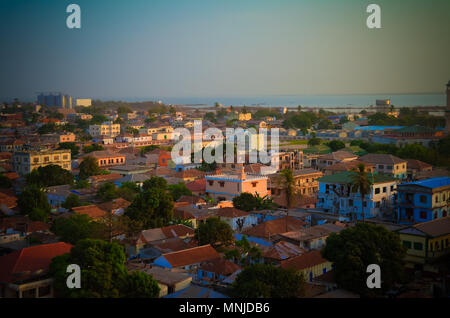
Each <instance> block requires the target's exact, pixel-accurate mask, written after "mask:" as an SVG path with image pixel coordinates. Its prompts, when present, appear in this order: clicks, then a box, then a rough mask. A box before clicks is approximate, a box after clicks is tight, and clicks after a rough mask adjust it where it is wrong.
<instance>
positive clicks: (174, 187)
mask: <svg viewBox="0 0 450 318" xmlns="http://www.w3.org/2000/svg"><path fill="white" fill-rule="evenodd" d="M167 188H168V189H169V192H170V194H171V195H172V198H173V200H174V201H177V200H178V199H179V198H181V197H182V196H183V195H192V191H191V190H189V189H188V188H187V187H186V184H184V183H183V182H178V183H177V184H171V185H169V186H167Z"/></svg>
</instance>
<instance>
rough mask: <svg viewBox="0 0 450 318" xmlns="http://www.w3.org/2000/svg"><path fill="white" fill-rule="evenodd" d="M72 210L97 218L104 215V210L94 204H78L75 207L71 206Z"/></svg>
mask: <svg viewBox="0 0 450 318" xmlns="http://www.w3.org/2000/svg"><path fill="white" fill-rule="evenodd" d="M72 210H73V211H74V212H75V213H77V214H86V215H89V216H90V217H91V218H93V219H98V218H101V217H103V216H105V215H106V213H107V212H106V211H105V210H102V209H100V208H99V207H98V206H96V205H94V204H93V205H85V206H78V207H75V208H72Z"/></svg>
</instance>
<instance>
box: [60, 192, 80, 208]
mask: <svg viewBox="0 0 450 318" xmlns="http://www.w3.org/2000/svg"><path fill="white" fill-rule="evenodd" d="M82 205H85V203H84V202H82V201H81V200H80V197H79V196H78V195H76V194H75V193H71V194H69V195H68V196H67V198H66V200H65V201H64V202H63V204H61V206H62V207H63V208H65V209H68V210H70V209H72V208H75V207H77V206H82Z"/></svg>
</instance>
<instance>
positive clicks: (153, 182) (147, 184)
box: [142, 177, 167, 191]
mask: <svg viewBox="0 0 450 318" xmlns="http://www.w3.org/2000/svg"><path fill="white" fill-rule="evenodd" d="M152 188H160V189H166V188H167V181H166V179H164V178H161V177H151V178H150V179H148V180H145V181H144V182H143V183H142V190H144V191H146V190H149V189H152Z"/></svg>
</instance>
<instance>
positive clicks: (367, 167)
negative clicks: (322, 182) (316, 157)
mask: <svg viewBox="0 0 450 318" xmlns="http://www.w3.org/2000/svg"><path fill="white" fill-rule="evenodd" d="M360 164H364V171H366V172H369V173H373V172H374V168H375V166H374V165H372V164H370V163H367V162H366V163H364V162H362V161H359V160H352V161H344V162H339V163H336V164H334V165H331V166H327V167H325V168H324V169H323V171H324V174H325V175H326V176H329V175H331V174H335V173H339V172H344V171H352V170H355V169H358V165H360Z"/></svg>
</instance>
